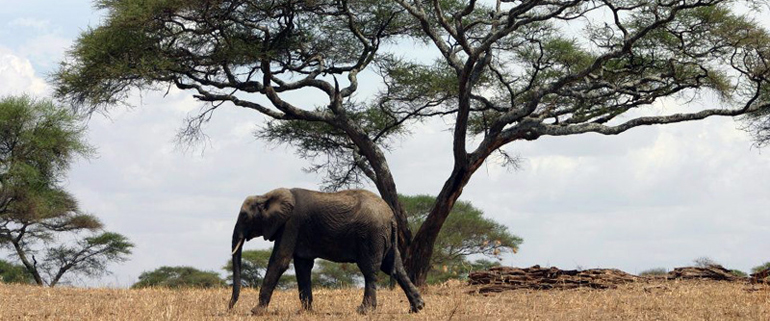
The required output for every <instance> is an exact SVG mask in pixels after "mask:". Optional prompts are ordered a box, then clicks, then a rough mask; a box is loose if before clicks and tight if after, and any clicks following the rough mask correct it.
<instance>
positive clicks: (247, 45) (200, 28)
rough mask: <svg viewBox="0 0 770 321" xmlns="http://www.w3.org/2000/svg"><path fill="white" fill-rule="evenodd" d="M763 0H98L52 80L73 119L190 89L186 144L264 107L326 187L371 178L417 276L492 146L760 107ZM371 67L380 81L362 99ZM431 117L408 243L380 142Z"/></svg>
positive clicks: (266, 134) (765, 43) (763, 103)
mask: <svg viewBox="0 0 770 321" xmlns="http://www.w3.org/2000/svg"><path fill="white" fill-rule="evenodd" d="M766 3H767V2H766V1H759V0H752V1H735V0H683V1H662V0H654V1H647V0H621V1H607V0H595V1H580V0H560V1H546V2H543V1H476V0H471V1H459V0H441V1H439V0H430V1H410V0H394V1H373V0H318V1H245V0H194V1H178V0H121V1H115V0H100V1H97V6H98V8H100V9H102V10H104V13H105V19H104V20H103V22H102V23H101V25H99V26H97V27H95V28H91V29H88V30H86V31H85V32H84V33H83V34H82V35H81V37H80V38H79V39H78V40H77V41H76V43H75V45H74V47H73V48H72V51H71V52H70V54H69V57H68V59H67V60H65V62H63V64H62V66H61V68H60V69H59V70H58V71H57V72H56V74H55V75H54V76H53V79H54V83H55V85H56V95H57V96H58V97H59V98H61V99H63V100H66V101H69V102H71V103H72V104H73V105H74V106H76V107H78V109H79V110H82V111H85V112H86V113H90V112H93V111H96V110H106V109H109V108H110V107H111V106H113V105H115V104H119V103H121V102H122V101H123V99H124V98H125V97H126V96H127V95H128V94H129V93H130V91H131V90H132V89H137V88H138V89H165V88H167V87H169V86H174V87H176V88H179V89H182V90H189V91H191V92H192V93H193V95H194V97H196V98H197V99H198V100H199V101H201V102H203V103H206V104H207V105H204V107H203V108H202V110H201V112H200V113H199V114H198V115H197V116H194V117H191V118H190V119H188V124H189V126H188V127H187V129H186V130H185V131H183V132H182V135H183V136H184V137H188V138H194V137H196V134H198V133H199V132H200V128H201V126H202V125H203V124H205V122H206V121H207V120H208V119H209V118H210V116H211V114H212V113H213V112H215V111H216V110H217V109H219V108H221V107H222V106H233V105H234V106H238V107H242V108H248V109H251V110H254V111H255V112H258V113H261V114H262V115H265V116H266V117H268V118H269V119H271V121H270V122H269V123H268V125H267V126H264V127H263V129H262V130H261V131H260V132H259V133H258V134H259V136H260V137H262V138H266V139H268V140H273V141H275V142H279V143H287V144H291V145H294V146H297V147H298V153H299V155H300V156H302V157H305V158H308V159H310V160H311V161H313V165H311V166H310V167H309V169H310V170H315V171H322V172H323V173H325V174H326V175H325V185H326V187H327V188H330V189H336V188H340V187H344V186H350V185H358V184H361V183H362V182H365V181H371V182H373V183H374V184H375V186H376V187H377V189H378V190H379V192H380V194H381V195H382V197H383V198H384V199H385V200H386V201H387V202H388V203H389V204H390V206H391V207H392V208H393V209H394V212H395V213H396V216H397V218H398V220H399V227H400V228H399V241H400V243H399V244H400V246H401V247H402V254H404V255H406V256H407V262H406V268H407V270H408V273H409V274H410V276H411V277H412V278H413V279H414V280H415V282H416V283H417V284H422V283H423V281H424V280H425V277H426V275H427V272H428V270H429V269H430V260H431V257H432V255H433V252H432V251H433V245H434V243H435V241H436V238H437V236H438V233H439V231H440V230H441V228H442V226H443V224H444V222H445V221H446V219H447V216H448V215H449V213H450V210H451V209H452V207H453V206H454V204H455V201H456V200H457V199H458V198H459V196H460V194H461V193H462V190H463V188H464V187H465V186H466V184H467V183H468V182H469V180H470V178H471V176H472V175H473V174H474V173H475V172H476V170H477V169H478V168H480V167H481V165H482V164H483V163H484V162H485V161H486V160H487V159H488V158H489V157H490V156H491V155H493V154H494V153H497V155H500V156H501V157H502V158H503V159H506V160H508V161H509V162H511V163H515V160H516V158H515V157H511V156H509V155H508V154H507V153H506V152H505V150H504V149H503V148H504V147H505V146H507V145H508V144H510V143H513V142H517V141H523V140H536V139H538V138H540V137H543V136H567V135H577V134H583V133H598V134H602V135H617V134H620V133H623V132H625V131H627V130H629V129H632V128H635V127H639V126H646V125H655V124H671V123H678V122H684V121H693V120H700V119H704V118H706V117H710V116H739V115H744V114H748V113H752V114H755V115H759V114H762V113H764V112H766V110H767V109H768V108H767V107H768V102H769V101H770V99H769V97H770V95H768V93H769V92H770V91H768V88H770V87H768V79H769V78H768V75H770V68H767V66H768V61H767V59H768V58H767V57H770V55H768V52H769V49H770V47H769V46H770V41H769V40H770V36H768V32H767V31H766V30H765V29H763V28H762V27H760V26H759V24H758V23H757V22H756V21H755V20H754V19H753V18H752V17H751V16H750V15H751V12H755V11H756V10H759V9H761V7H762V5H764V4H766ZM739 5H748V6H750V7H751V8H752V9H756V10H745V11H746V12H748V13H739V10H736V6H739ZM412 46H423V47H427V48H430V50H432V52H435V53H437V54H436V55H435V56H433V57H422V56H420V57H418V56H411V55H406V54H404V53H403V48H404V47H412ZM366 71H370V72H373V73H376V74H377V75H379V76H380V78H381V79H380V81H379V82H378V83H377V84H372V85H373V86H375V87H376V90H377V93H376V94H374V95H367V96H357V95H355V94H356V92H357V90H358V89H359V87H360V85H361V84H359V76H360V75H361V74H362V73H363V72H366ZM297 93H301V94H303V95H307V94H315V95H316V96H317V99H316V100H315V101H316V103H313V104H312V105H297V104H295V103H292V99H291V95H293V94H295V95H296V94H297ZM225 103H227V104H225ZM653 106H658V107H660V106H665V107H666V108H663V110H664V112H662V113H661V112H660V111H661V110H662V109H661V108H651V107H653ZM671 106H675V107H674V108H671ZM430 117H443V118H444V119H445V121H446V123H448V124H450V125H449V126H450V129H451V131H452V133H453V137H452V138H451V139H452V146H453V147H452V151H453V156H452V157H453V162H454V165H453V167H452V169H451V170H450V171H448V173H447V179H446V181H445V183H444V185H443V186H442V188H441V190H440V191H439V192H438V193H436V195H437V200H436V202H435V203H434V205H433V207H432V209H431V211H430V214H428V216H427V218H426V220H425V222H424V224H422V225H421V226H420V228H419V229H418V230H417V233H416V234H415V235H414V238H412V233H411V230H410V229H408V227H407V226H408V224H407V219H406V216H405V214H404V211H403V208H402V206H401V204H400V203H399V201H398V191H397V188H396V182H395V180H394V178H393V176H392V174H391V172H390V169H389V166H388V162H387V159H386V158H385V151H386V150H387V149H388V148H391V147H392V145H393V144H392V141H393V140H395V139H397V138H399V137H400V136H403V135H408V134H409V132H410V131H409V129H410V126H411V125H413V124H415V123H417V122H419V121H422V120H425V119H427V118H430Z"/></svg>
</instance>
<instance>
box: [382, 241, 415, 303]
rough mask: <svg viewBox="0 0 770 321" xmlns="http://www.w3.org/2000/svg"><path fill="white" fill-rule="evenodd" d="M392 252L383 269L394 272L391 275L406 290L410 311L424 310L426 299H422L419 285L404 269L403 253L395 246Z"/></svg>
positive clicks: (386, 271)
mask: <svg viewBox="0 0 770 321" xmlns="http://www.w3.org/2000/svg"><path fill="white" fill-rule="evenodd" d="M390 253H391V254H390V255H388V259H389V260H388V259H386V260H385V262H384V264H383V265H382V271H383V272H385V273H388V274H390V273H391V272H392V273H393V274H394V275H391V277H392V278H395V279H396V281H397V282H398V285H399V286H400V287H401V289H402V290H404V294H406V298H407V299H409V306H410V312H419V311H420V310H422V308H424V307H425V301H423V300H422V297H421V296H420V292H419V291H418V290H417V287H416V286H415V285H414V283H412V280H410V279H409V276H408V275H406V270H404V263H403V262H401V254H400V253H399V251H398V249H397V248H394V250H393V251H391V252H390ZM391 258H392V259H391ZM387 263H392V264H394V265H395V266H389V265H388V264H387Z"/></svg>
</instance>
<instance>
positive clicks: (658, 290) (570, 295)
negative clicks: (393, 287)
mask: <svg viewBox="0 0 770 321" xmlns="http://www.w3.org/2000/svg"><path fill="white" fill-rule="evenodd" d="M469 289H470V288H469V287H468V286H465V285H462V284H459V283H454V284H451V285H444V286H433V287H429V288H427V289H425V290H423V292H424V298H425V301H426V307H425V310H423V311H422V312H420V313H418V314H408V313H407V312H406V311H407V309H408V305H409V304H408V303H407V301H406V297H405V296H404V294H403V293H402V292H401V291H400V290H399V291H389V290H380V291H379V292H378V301H379V307H378V309H377V311H376V312H374V313H372V314H369V315H367V316H359V315H356V314H355V312H354V311H355V308H356V307H357V306H358V304H359V303H360V301H361V297H362V295H363V294H362V291H361V290H360V289H349V290H323V289H318V290H316V291H315V301H314V308H315V311H314V312H303V313H299V312H298V310H299V299H298V295H297V292H296V291H276V293H275V294H274V295H273V301H272V303H271V305H270V309H269V312H268V314H267V315H265V316H263V317H261V318H254V317H251V316H250V315H249V309H250V308H251V307H252V306H253V305H254V304H256V302H257V293H256V292H255V291H252V290H245V291H244V292H243V293H242V295H241V300H240V301H239V302H238V305H237V306H236V308H235V309H234V310H233V311H232V312H230V311H227V308H226V305H227V301H228V299H229V295H230V292H229V289H217V290H166V289H145V290H128V289H79V288H55V289H49V288H39V287H32V286H21V285H4V284H0V319H1V320H256V319H259V320H262V319H267V320H335V321H344V320H402V319H403V320H770V287H768V286H759V285H748V284H739V283H726V282H695V281H689V282H684V281H668V282H667V281H656V282H655V283H636V284H631V285H625V286H622V287H620V288H618V289H614V290H588V289H578V290H565V291H559V290H556V291H522V290H520V291H513V292H506V293H500V294H492V295H488V296H483V295H477V294H468V293H467V292H468V290H469Z"/></svg>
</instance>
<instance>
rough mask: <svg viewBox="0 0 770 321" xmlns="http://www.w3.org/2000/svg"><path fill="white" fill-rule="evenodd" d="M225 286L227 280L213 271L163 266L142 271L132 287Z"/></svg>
mask: <svg viewBox="0 0 770 321" xmlns="http://www.w3.org/2000/svg"><path fill="white" fill-rule="evenodd" d="M223 286H225V281H224V280H222V278H220V277H219V274H217V273H216V272H213V271H201V270H198V269H196V268H193V267H189V266H162V267H159V268H157V269H155V270H153V271H148V272H142V274H140V275H139V281H138V282H136V283H134V285H132V286H131V287H132V288H135V289H137V288H146V287H166V288H172V289H176V288H216V287H223Z"/></svg>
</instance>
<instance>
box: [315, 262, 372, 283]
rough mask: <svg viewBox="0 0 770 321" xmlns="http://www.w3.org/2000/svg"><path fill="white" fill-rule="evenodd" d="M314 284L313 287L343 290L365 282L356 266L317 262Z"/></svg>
mask: <svg viewBox="0 0 770 321" xmlns="http://www.w3.org/2000/svg"><path fill="white" fill-rule="evenodd" d="M312 282H313V286H319V287H325V288H333V289H341V288H348V287H352V286H355V285H356V284H359V283H360V282H363V277H362V276H361V272H360V271H359V270H358V267H357V266H356V265H355V264H352V263H336V262H331V261H327V260H316V262H315V267H314V269H313V275H312Z"/></svg>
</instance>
